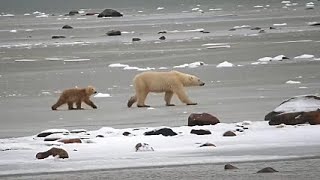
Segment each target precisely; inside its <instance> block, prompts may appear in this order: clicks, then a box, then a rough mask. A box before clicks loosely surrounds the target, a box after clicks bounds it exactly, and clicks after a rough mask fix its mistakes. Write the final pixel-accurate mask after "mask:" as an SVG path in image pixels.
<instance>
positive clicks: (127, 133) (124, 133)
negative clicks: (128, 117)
mask: <svg viewBox="0 0 320 180" xmlns="http://www.w3.org/2000/svg"><path fill="white" fill-rule="evenodd" d="M130 134H131V133H130V132H127V131H126V132H123V133H122V135H124V136H129V135H130Z"/></svg>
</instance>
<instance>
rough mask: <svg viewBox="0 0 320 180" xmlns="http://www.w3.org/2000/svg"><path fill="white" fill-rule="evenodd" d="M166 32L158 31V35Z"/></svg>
mask: <svg viewBox="0 0 320 180" xmlns="http://www.w3.org/2000/svg"><path fill="white" fill-rule="evenodd" d="M166 33H167V31H159V32H158V34H166Z"/></svg>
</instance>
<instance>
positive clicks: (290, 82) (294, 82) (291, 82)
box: [286, 80, 301, 84]
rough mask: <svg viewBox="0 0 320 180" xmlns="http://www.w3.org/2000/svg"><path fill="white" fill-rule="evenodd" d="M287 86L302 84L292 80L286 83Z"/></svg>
mask: <svg viewBox="0 0 320 180" xmlns="http://www.w3.org/2000/svg"><path fill="white" fill-rule="evenodd" d="M286 84H301V82H300V81H292V80H289V81H287V82H286Z"/></svg>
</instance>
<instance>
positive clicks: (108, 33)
mask: <svg viewBox="0 0 320 180" xmlns="http://www.w3.org/2000/svg"><path fill="white" fill-rule="evenodd" d="M107 35H108V36H120V35H121V31H118V30H111V31H108V32H107Z"/></svg>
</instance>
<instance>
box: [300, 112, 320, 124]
mask: <svg viewBox="0 0 320 180" xmlns="http://www.w3.org/2000/svg"><path fill="white" fill-rule="evenodd" d="M301 119H304V120H305V121H307V122H309V123H310V124H311V125H317V124H320V109H318V110H317V111H311V112H304V113H302V116H301Z"/></svg>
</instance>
